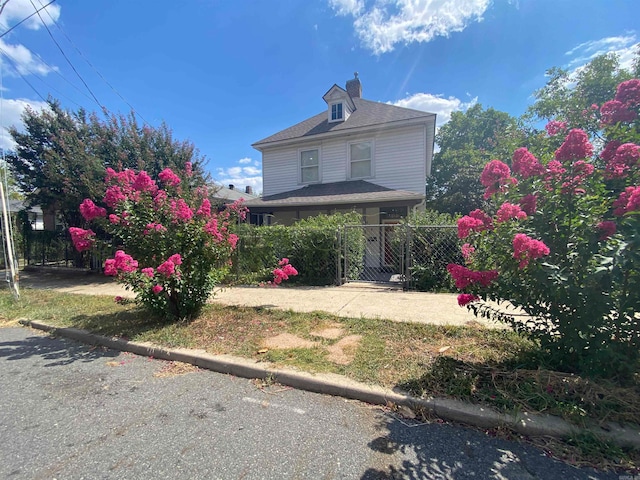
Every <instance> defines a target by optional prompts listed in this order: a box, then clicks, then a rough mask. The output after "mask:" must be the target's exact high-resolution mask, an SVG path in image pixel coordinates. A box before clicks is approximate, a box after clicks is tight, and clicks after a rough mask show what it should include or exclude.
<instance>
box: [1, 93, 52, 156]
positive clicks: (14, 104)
mask: <svg viewBox="0 0 640 480" xmlns="http://www.w3.org/2000/svg"><path fill="white" fill-rule="evenodd" d="M27 106H29V107H31V108H32V109H33V110H35V111H40V110H43V109H45V108H47V104H46V103H45V102H38V101H35V100H28V99H26V98H16V99H5V100H3V102H2V110H1V111H0V114H1V115H0V122H1V124H0V127H1V131H0V148H4V149H6V150H13V149H14V148H15V143H14V141H13V139H12V138H11V136H10V135H9V133H8V132H7V128H8V127H10V126H15V127H16V128H17V129H18V130H22V129H23V128H24V124H23V123H22V118H21V117H22V113H23V112H24V109H25V108H26V107H27Z"/></svg>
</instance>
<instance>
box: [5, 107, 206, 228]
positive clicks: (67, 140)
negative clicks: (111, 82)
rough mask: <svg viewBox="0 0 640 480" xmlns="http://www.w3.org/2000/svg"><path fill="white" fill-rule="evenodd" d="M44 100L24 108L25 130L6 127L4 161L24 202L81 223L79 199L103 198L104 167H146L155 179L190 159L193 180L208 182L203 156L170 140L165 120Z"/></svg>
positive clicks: (190, 146)
mask: <svg viewBox="0 0 640 480" xmlns="http://www.w3.org/2000/svg"><path fill="white" fill-rule="evenodd" d="M47 103H48V108H46V109H43V110H42V111H34V110H32V109H28V108H27V109H26V110H25V112H24V114H23V116H22V120H23V122H24V125H25V130H24V132H20V131H18V130H17V129H16V128H14V127H12V128H10V129H9V133H10V134H11V136H12V138H13V140H14V141H15V143H16V151H15V152H13V153H10V154H9V155H7V157H6V160H7V164H8V165H9V168H10V169H11V172H12V173H13V175H14V178H15V181H16V183H17V186H18V188H19V189H20V190H21V191H22V192H23V193H24V195H25V197H26V199H27V201H28V203H29V204H30V205H40V206H41V207H42V208H43V209H44V210H48V209H51V210H57V211H58V212H59V213H60V214H61V215H62V217H63V218H64V220H65V222H66V223H67V225H68V226H79V225H82V224H83V222H84V220H83V219H82V217H81V216H80V214H79V212H78V205H79V204H80V203H81V202H82V200H83V199H85V198H102V196H103V194H104V188H105V187H104V175H105V169H106V168H107V167H111V168H114V169H118V170H121V169H125V168H131V169H135V170H146V171H147V172H148V173H149V174H150V175H151V176H152V178H154V179H157V177H158V174H159V173H160V172H161V171H162V170H163V169H164V168H167V167H169V168H171V169H173V170H175V171H182V170H184V168H185V163H186V162H187V161H189V162H191V164H192V168H193V176H192V177H191V179H192V181H193V182H194V184H204V183H205V182H206V181H208V175H207V174H206V172H205V171H204V164H205V158H204V157H202V156H200V154H199V153H198V151H197V150H196V148H195V147H194V145H193V144H192V143H190V142H187V141H184V142H180V141H177V140H174V139H173V135H172V132H171V130H170V129H169V128H168V127H167V125H166V124H164V123H163V124H161V125H160V126H159V127H150V126H148V125H144V126H140V125H139V124H138V123H137V121H136V118H135V114H134V113H133V112H132V113H131V114H129V115H113V114H109V113H107V112H104V116H99V115H98V114H96V113H92V114H88V113H87V112H86V111H85V110H84V109H79V110H77V111H75V112H71V111H69V110H65V109H63V108H62V107H61V106H60V103H59V102H58V101H56V100H53V99H49V101H48V102H47Z"/></svg>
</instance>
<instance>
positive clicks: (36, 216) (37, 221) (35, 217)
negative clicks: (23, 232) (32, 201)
mask: <svg viewBox="0 0 640 480" xmlns="http://www.w3.org/2000/svg"><path fill="white" fill-rule="evenodd" d="M8 208H9V214H11V215H13V217H14V219H15V220H14V221H15V222H17V215H18V213H19V212H21V211H23V210H25V209H26V210H27V218H28V219H29V223H30V224H31V228H32V229H33V230H44V229H45V215H43V213H42V209H41V208H40V207H37V206H36V207H31V208H29V209H27V208H26V206H25V203H24V202H22V201H20V200H9V206H8ZM14 228H22V227H21V226H18V225H17V223H16V224H14Z"/></svg>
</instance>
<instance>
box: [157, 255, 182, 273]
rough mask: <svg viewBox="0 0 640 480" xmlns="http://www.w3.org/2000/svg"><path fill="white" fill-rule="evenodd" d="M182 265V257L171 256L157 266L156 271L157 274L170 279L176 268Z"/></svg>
mask: <svg viewBox="0 0 640 480" xmlns="http://www.w3.org/2000/svg"><path fill="white" fill-rule="evenodd" d="M178 265H182V257H181V256H180V254H179V253H175V254H173V255H171V256H170V257H169V258H168V259H167V260H165V261H164V262H163V263H161V264H160V265H158V268H157V269H156V270H157V271H158V273H161V274H162V275H164V276H165V277H170V276H171V275H174V274H175V273H176V266H178Z"/></svg>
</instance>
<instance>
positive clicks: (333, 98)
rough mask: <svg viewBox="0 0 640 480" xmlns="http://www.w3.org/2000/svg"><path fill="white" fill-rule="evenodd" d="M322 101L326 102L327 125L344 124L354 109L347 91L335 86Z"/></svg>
mask: <svg viewBox="0 0 640 480" xmlns="http://www.w3.org/2000/svg"><path fill="white" fill-rule="evenodd" d="M322 99H323V100H324V101H325V102H327V107H328V109H327V119H328V121H329V123H336V122H344V121H345V120H346V119H347V118H349V115H351V114H352V113H353V112H354V111H355V109H356V106H355V104H354V103H353V100H352V99H351V97H350V96H349V94H348V93H347V91H346V90H345V89H344V88H340V87H339V86H338V85H335V84H334V85H333V87H331V88H330V89H329V91H328V92H327V93H325V94H324V95H323V96H322Z"/></svg>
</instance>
